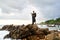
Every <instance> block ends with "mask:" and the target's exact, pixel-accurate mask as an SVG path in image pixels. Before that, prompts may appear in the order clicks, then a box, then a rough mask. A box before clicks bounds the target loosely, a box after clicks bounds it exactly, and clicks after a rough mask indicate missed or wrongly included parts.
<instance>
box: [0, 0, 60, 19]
mask: <svg viewBox="0 0 60 40" xmlns="http://www.w3.org/2000/svg"><path fill="white" fill-rule="evenodd" d="M33 10H34V11H35V12H36V13H37V19H38V20H46V19H52V18H57V17H60V0H0V19H19V20H20V19H21V20H31V13H32V11H33Z"/></svg>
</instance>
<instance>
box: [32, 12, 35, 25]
mask: <svg viewBox="0 0 60 40" xmlns="http://www.w3.org/2000/svg"><path fill="white" fill-rule="evenodd" d="M34 23H36V13H35V12H34V11H33V13H32V25H33V24H34Z"/></svg>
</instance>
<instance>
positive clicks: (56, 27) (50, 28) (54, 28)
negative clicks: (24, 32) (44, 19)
mask: <svg viewBox="0 0 60 40" xmlns="http://www.w3.org/2000/svg"><path fill="white" fill-rule="evenodd" d="M2 27H3V25H0V28H2ZM38 27H39V28H48V29H49V30H58V31H60V26H59V27H58V26H57V25H56V26H55V27H48V26H47V25H38ZM7 34H9V31H6V30H0V40H11V39H10V38H8V39H3V38H4V36H5V35H7Z"/></svg>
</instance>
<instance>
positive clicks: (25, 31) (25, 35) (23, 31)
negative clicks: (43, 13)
mask: <svg viewBox="0 0 60 40" xmlns="http://www.w3.org/2000/svg"><path fill="white" fill-rule="evenodd" d="M2 29H4V30H8V31H10V33H9V34H8V35H6V36H5V37H4V38H9V37H10V38H12V39H22V40H38V39H44V38H45V36H46V35H48V34H49V33H50V31H49V29H41V28H38V26H37V25H36V24H34V25H31V24H28V25H19V26H14V25H5V26H4V27H3V28H2Z"/></svg>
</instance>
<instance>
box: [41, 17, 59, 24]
mask: <svg viewBox="0 0 60 40" xmlns="http://www.w3.org/2000/svg"><path fill="white" fill-rule="evenodd" d="M40 24H60V18H56V19H55V20H54V19H50V20H47V21H45V22H41V23H40Z"/></svg>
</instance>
